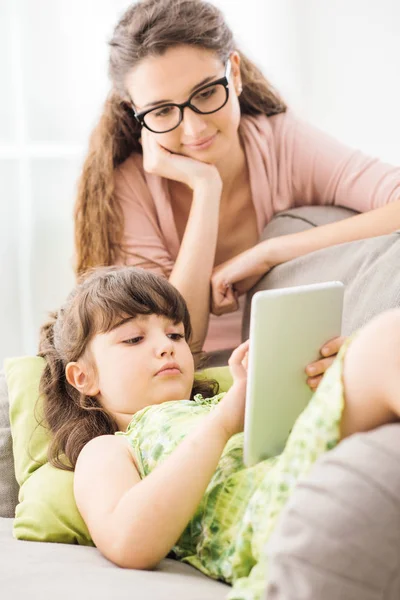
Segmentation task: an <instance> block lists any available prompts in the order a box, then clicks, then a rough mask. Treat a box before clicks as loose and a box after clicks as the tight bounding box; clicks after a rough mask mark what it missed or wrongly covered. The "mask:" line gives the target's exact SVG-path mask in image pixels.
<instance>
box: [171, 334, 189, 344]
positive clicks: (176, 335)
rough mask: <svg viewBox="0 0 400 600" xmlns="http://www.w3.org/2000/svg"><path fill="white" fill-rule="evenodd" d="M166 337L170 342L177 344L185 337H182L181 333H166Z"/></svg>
mask: <svg viewBox="0 0 400 600" xmlns="http://www.w3.org/2000/svg"><path fill="white" fill-rule="evenodd" d="M168 337H169V338H170V339H171V340H174V341H175V342H178V341H179V340H183V338H184V337H185V336H184V335H183V333H168Z"/></svg>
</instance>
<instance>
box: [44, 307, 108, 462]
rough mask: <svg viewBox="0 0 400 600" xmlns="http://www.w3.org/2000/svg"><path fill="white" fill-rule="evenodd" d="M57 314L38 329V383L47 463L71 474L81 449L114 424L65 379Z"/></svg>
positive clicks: (64, 364) (99, 408)
mask: <svg viewBox="0 0 400 600" xmlns="http://www.w3.org/2000/svg"><path fill="white" fill-rule="evenodd" d="M56 323H57V313H51V315H50V320H49V321H48V322H47V323H46V324H45V325H43V326H42V328H41V330H40V343H39V356H41V357H43V358H44V359H45V361H46V365H45V368H44V371H43V373H42V377H41V380H40V395H41V397H42V398H43V417H44V421H45V423H46V424H47V426H48V427H49V429H50V432H51V439H50V445H49V449H48V460H49V462H50V464H51V465H53V467H56V468H58V469H63V470H66V471H73V470H74V468H75V465H76V461H77V459H78V456H79V454H80V452H81V450H82V448H83V447H84V446H85V445H86V444H87V443H88V442H89V441H90V440H91V439H93V438H95V437H97V436H99V435H107V434H113V433H115V432H116V431H117V430H118V427H117V424H116V423H115V421H114V420H113V419H112V418H111V417H110V415H109V414H108V413H107V412H106V411H105V410H104V409H103V408H102V407H101V406H100V404H99V403H98V402H97V400H96V399H95V398H91V397H88V396H85V395H84V394H81V393H80V392H78V390H76V389H75V388H74V387H73V386H72V385H71V384H70V383H68V381H67V378H66V376H65V367H66V363H65V361H64V360H62V357H61V356H60V354H59V352H58V351H57V349H56V345H55V341H54V337H55V336H54V329H55V325H56Z"/></svg>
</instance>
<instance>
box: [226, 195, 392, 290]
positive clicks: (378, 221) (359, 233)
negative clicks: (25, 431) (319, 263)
mask: <svg viewBox="0 0 400 600" xmlns="http://www.w3.org/2000/svg"><path fill="white" fill-rule="evenodd" d="M396 229H400V200H397V201H395V202H391V203H390V204H387V205H386V206H383V207H382V208H377V209H376V210H372V211H369V212H365V213H362V214H360V215H355V216H354V217H349V218H348V219H343V220H341V221H336V222H335V223H329V224H328V225H320V226H319V227H314V228H313V229H308V230H307V231H301V232H298V233H292V234H289V235H282V236H279V237H275V238H270V239H268V240H265V241H264V242H260V243H259V244H257V245H256V246H254V247H253V248H250V250H246V252H243V253H242V254H241V255H239V256H238V257H237V258H236V259H234V261H233V264H232V267H231V268H230V272H229V274H228V275H227V278H228V279H230V280H231V281H233V282H236V281H242V280H244V279H246V278H249V277H250V278H251V277H256V278H259V277H261V276H262V275H263V274H264V273H266V272H267V271H269V269H272V267H275V266H277V265H279V264H282V263H284V262H287V261H289V260H293V259H294V258H297V257H299V256H304V255H305V254H309V253H310V252H315V251H316V250H321V249H323V248H328V247H329V246H335V245H337V244H343V243H345V242H352V241H355V240H361V239H366V238H371V237H376V236H379V235H385V234H388V233H392V232H393V231H396Z"/></svg>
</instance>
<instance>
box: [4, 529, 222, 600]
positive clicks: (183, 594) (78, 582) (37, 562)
mask: <svg viewBox="0 0 400 600" xmlns="http://www.w3.org/2000/svg"><path fill="white" fill-rule="evenodd" d="M0 556H1V561H0V590H1V591H0V597H1V598H2V600H26V599H27V598H33V599H39V598H40V600H54V599H55V598H56V599H57V600H71V599H73V600H88V599H89V600H92V598H95V599H96V600H110V599H111V598H129V599H131V600H134V599H138V600H222V599H223V598H225V597H226V594H227V592H228V591H229V587H228V586H227V585H225V584H223V583H221V582H218V581H214V580H212V579H210V578H208V577H206V576H205V575H203V574H202V573H200V572H199V571H197V570H196V569H194V568H192V567H189V566H188V565H184V564H182V563H180V562H178V561H175V560H170V559H166V560H163V561H162V562H161V563H160V565H159V566H158V568H157V569H156V570H155V571H134V570H129V569H120V568H118V567H116V566H115V565H113V564H112V563H110V562H109V561H108V560H107V559H105V558H104V557H103V556H102V555H101V554H100V552H98V550H97V549H96V548H89V547H84V546H74V545H68V544H50V543H48V544H43V543H40V542H22V541H20V540H15V539H14V538H13V537H12V519H0Z"/></svg>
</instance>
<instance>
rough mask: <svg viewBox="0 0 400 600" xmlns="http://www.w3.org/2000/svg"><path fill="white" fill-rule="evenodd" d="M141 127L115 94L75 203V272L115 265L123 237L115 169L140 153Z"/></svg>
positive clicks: (94, 141) (91, 148)
mask: <svg viewBox="0 0 400 600" xmlns="http://www.w3.org/2000/svg"><path fill="white" fill-rule="evenodd" d="M139 137H140V125H139V123H138V122H137V121H136V119H135V117H134V114H133V110H132V108H131V106H130V105H129V104H128V103H127V102H125V101H123V100H122V99H121V97H120V96H118V95H117V94H116V93H115V92H114V93H111V94H110V96H109V97H108V98H107V100H106V103H105V105H104V111H103V114H102V116H101V117H100V120H99V123H98V125H97V126H96V128H95V129H94V131H93V133H92V136H91V138H90V143H89V152H88V155H87V158H86V160H85V162H84V165H83V170H82V174H81V177H80V180H79V184H78V194H77V200H76V203H75V210H74V220H75V265H74V267H75V272H76V274H77V276H80V275H82V274H83V273H84V272H85V271H87V270H89V269H90V268H92V267H98V266H108V265H112V264H115V262H116V258H117V256H116V254H117V253H116V246H117V245H118V244H119V242H120V241H121V238H122V234H123V215H122V211H121V208H120V207H119V205H118V204H117V203H116V202H113V194H114V169H116V167H118V166H119V165H120V164H122V163H123V162H124V160H126V159H127V158H128V156H130V154H132V152H141V151H142V150H141V146H140V143H139Z"/></svg>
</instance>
